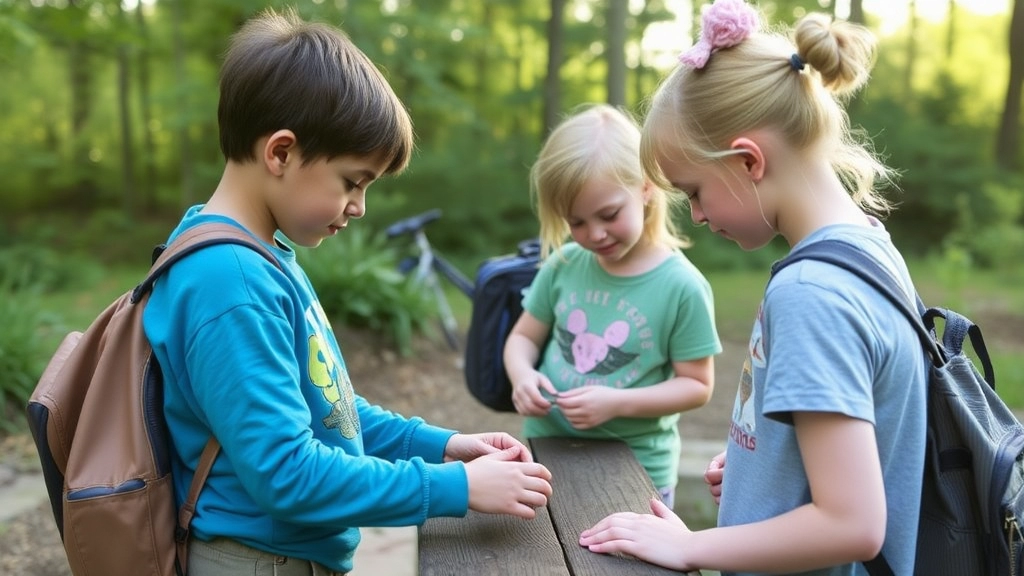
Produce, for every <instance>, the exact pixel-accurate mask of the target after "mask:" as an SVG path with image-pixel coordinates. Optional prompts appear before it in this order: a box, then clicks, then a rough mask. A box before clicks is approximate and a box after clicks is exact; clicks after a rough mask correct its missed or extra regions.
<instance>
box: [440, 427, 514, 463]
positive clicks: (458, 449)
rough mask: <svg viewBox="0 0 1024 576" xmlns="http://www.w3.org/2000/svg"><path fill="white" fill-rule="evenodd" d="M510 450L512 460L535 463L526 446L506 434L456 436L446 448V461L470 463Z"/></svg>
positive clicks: (449, 440)
mask: <svg viewBox="0 0 1024 576" xmlns="http://www.w3.org/2000/svg"><path fill="white" fill-rule="evenodd" d="M502 450H508V451H509V454H511V455H512V459H513V460H516V461H518V462H533V454H531V453H530V449H529V448H527V447H526V445H525V444H523V443H522V442H520V441H519V440H516V439H515V438H514V437H513V436H512V435H511V434H506V433H504V432H485V433H482V434H455V435H454V436H452V437H451V438H449V439H448V444H446V445H445V447H444V460H445V462H451V461H453V460H460V461H462V462H470V461H472V460H475V459H476V458H479V457H480V456H484V455H486V454H494V453H496V452H501V451H502Z"/></svg>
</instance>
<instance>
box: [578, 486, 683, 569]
mask: <svg viewBox="0 0 1024 576" xmlns="http://www.w3.org/2000/svg"><path fill="white" fill-rule="evenodd" d="M651 512H653V514H636V513H633V512H618V513H615V514H612V515H610V516H607V517H605V518H604V519H603V520H601V521H600V522H598V523H597V524H595V525H594V526H593V527H592V528H588V529H586V530H584V531H583V533H581V534H580V546H584V547H586V548H587V549H588V550H590V551H591V552H597V553H600V554H613V553H622V554H629V555H630V556H635V557H637V558H639V559H641V560H643V561H645V562H650V563H651V564H657V565H659V566H664V567H665V568H669V569H671V570H679V571H682V572H685V571H688V570H696V569H697V567H696V566H691V565H690V564H688V563H687V562H686V542H687V540H688V538H689V536H690V534H691V532H690V529H689V528H687V527H686V524H685V523H684V522H683V521H682V520H681V519H680V518H679V516H676V514H675V513H674V512H672V510H671V509H670V508H669V507H668V506H665V504H664V503H663V502H662V501H661V498H658V497H655V498H651Z"/></svg>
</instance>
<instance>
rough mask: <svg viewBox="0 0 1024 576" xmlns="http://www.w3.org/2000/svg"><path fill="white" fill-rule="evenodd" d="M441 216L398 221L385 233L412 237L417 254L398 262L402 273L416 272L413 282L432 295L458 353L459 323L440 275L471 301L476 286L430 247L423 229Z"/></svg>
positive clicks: (429, 213) (434, 213) (438, 213)
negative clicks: (410, 235)
mask: <svg viewBox="0 0 1024 576" xmlns="http://www.w3.org/2000/svg"><path fill="white" fill-rule="evenodd" d="M440 217H441V211H440V210H437V209H434V210H430V211H427V212H424V213H422V214H418V215H416V216H412V217H410V218H405V219H403V220H399V221H398V222H395V223H394V224H392V225H391V226H388V228H387V229H386V230H385V234H386V235H387V237H388V238H395V237H397V236H402V235H405V234H412V236H413V242H414V245H415V246H416V251H417V254H416V255H410V256H409V257H407V258H405V259H404V260H402V262H401V263H399V270H400V271H401V272H402V273H404V274H409V273H413V274H414V275H413V278H414V280H415V281H416V282H418V283H420V284H422V285H423V286H425V287H426V288H427V289H428V290H430V291H431V293H433V295H434V301H435V303H436V305H437V311H438V316H439V317H440V320H441V328H442V331H443V332H444V335H445V339H446V340H447V341H448V344H449V346H451V347H452V349H454V350H457V349H458V348H459V342H458V336H459V329H458V322H457V321H456V319H455V315H454V313H453V312H452V309H451V305H450V304H449V303H448V298H447V296H446V295H445V293H444V287H443V286H441V282H440V280H439V279H438V275H439V274H440V276H443V277H444V278H445V279H446V280H448V281H449V282H451V283H452V284H453V285H454V286H455V287H456V288H458V290H459V291H460V292H462V293H463V294H464V295H465V296H466V297H467V298H469V299H470V301H472V299H473V292H474V285H473V282H472V281H471V280H470V279H469V278H467V277H466V276H465V275H464V274H463V273H462V272H461V271H460V270H459V269H458V268H456V267H455V266H454V265H453V264H452V263H451V262H449V261H447V260H445V259H444V258H443V257H442V256H441V255H439V254H438V253H437V252H435V251H434V248H433V246H431V244H430V240H429V239H428V238H427V234H426V231H425V230H424V228H425V227H426V225H427V224H429V223H430V222H433V221H434V220H437V219H438V218H440Z"/></svg>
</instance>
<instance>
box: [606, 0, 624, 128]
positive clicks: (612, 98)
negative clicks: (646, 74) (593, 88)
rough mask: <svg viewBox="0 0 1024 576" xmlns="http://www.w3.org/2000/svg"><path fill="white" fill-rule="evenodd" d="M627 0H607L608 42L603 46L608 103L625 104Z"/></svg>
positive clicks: (620, 105)
mask: <svg viewBox="0 0 1024 576" xmlns="http://www.w3.org/2000/svg"><path fill="white" fill-rule="evenodd" d="M627 3H628V0H609V2H608V11H607V13H606V14H607V22H605V24H606V25H607V26H608V44H607V46H605V55H606V61H607V63H608V75H607V76H606V78H607V83H608V103H609V104H611V105H612V106H618V107H622V108H624V107H625V106H626V18H627V17H628V16H629V6H628V4H627Z"/></svg>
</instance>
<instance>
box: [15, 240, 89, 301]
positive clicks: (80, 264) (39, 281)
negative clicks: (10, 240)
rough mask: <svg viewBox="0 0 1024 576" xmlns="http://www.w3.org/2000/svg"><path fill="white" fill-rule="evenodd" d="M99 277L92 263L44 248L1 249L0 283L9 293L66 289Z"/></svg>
mask: <svg viewBox="0 0 1024 576" xmlns="http://www.w3.org/2000/svg"><path fill="white" fill-rule="evenodd" d="M100 274H101V271H100V269H99V268H98V267H97V266H95V265H94V264H92V262H89V261H87V260H81V259H71V258H64V257H62V256H61V255H59V254H58V253H57V252H56V251H55V250H53V249H51V248H49V247H47V246H45V245H38V244H17V245H14V246H8V247H0V282H2V283H4V284H5V285H7V286H8V288H9V289H11V290H25V289H29V288H34V289H38V290H42V291H45V292H55V291H58V290H67V289H72V288H74V287H76V286H81V285H82V284H83V283H85V284H88V283H91V282H93V281H95V280H96V279H97V278H99V276H100Z"/></svg>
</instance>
